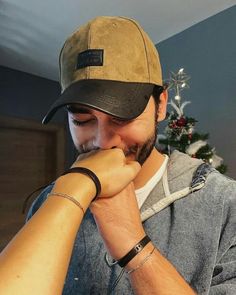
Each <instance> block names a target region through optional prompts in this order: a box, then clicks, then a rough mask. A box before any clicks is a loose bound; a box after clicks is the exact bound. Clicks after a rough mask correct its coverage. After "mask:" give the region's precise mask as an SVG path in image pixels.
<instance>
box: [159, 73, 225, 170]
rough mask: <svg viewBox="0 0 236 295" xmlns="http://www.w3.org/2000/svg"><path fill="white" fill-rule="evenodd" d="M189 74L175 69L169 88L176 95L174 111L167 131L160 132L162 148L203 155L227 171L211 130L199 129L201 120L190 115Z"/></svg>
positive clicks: (202, 156) (207, 160) (169, 117)
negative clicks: (184, 93) (186, 91)
mask: <svg viewBox="0 0 236 295" xmlns="http://www.w3.org/2000/svg"><path fill="white" fill-rule="evenodd" d="M189 79H190V76H188V75H187V74H186V73H185V72H184V69H183V68H182V69H180V70H179V71H178V72H177V73H173V72H171V74H170V79H169V80H168V81H167V84H168V90H170V92H171V91H174V98H173V99H171V100H170V102H169V105H170V106H171V111H170V113H168V114H167V126H166V128H165V130H164V134H161V135H159V136H158V145H159V148H161V150H162V152H164V153H166V154H168V155H170V154H171V152H172V151H173V150H174V149H177V150H179V151H180V152H183V153H186V154H188V155H190V156H191V157H193V158H198V159H202V160H203V161H205V162H207V163H209V164H210V165H212V166H213V167H214V168H216V169H217V170H218V171H220V172H221V173H225V172H226V169H227V167H226V165H224V164H223V159H222V158H221V157H219V156H217V154H216V150H215V148H213V147H211V146H210V145H209V144H208V141H207V140H208V139H209V134H208V133H205V134H200V133H198V132H196V131H195V125H196V123H197V120H196V119H194V118H192V117H189V116H186V115H185V113H184V108H185V107H186V106H187V105H188V104H190V103H191V102H190V101H184V99H183V97H182V96H181V92H182V91H183V90H184V89H187V88H189V85H188V81H189Z"/></svg>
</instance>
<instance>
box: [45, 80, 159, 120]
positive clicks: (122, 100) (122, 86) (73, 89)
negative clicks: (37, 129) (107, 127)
mask: <svg viewBox="0 0 236 295" xmlns="http://www.w3.org/2000/svg"><path fill="white" fill-rule="evenodd" d="M153 88H154V85H153V84H148V83H134V82H120V81H111V80H80V81H78V82H75V83H73V84H71V85H70V86H69V87H68V88H67V89H66V90H65V91H64V92H63V93H62V94H61V95H60V97H59V98H58V99H57V100H56V102H55V103H54V104H53V105H52V106H51V107H50V109H49V111H48V113H47V114H46V116H45V117H44V119H43V121H42V123H43V124H47V123H48V122H49V121H50V120H51V118H52V117H53V115H54V114H55V113H56V111H57V110H58V109H59V108H61V107H63V106H65V105H68V104H80V105H84V106H87V107H90V108H93V109H96V110H99V111H102V112H104V113H107V114H109V115H112V116H114V117H117V118H121V119H127V120H131V119H133V118H136V117H138V116H139V115H140V114H141V113H142V112H143V111H144V109H145V107H146V105H147V102H148V100H149V98H150V95H151V94H152V92H153Z"/></svg>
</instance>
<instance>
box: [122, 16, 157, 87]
mask: <svg viewBox="0 0 236 295" xmlns="http://www.w3.org/2000/svg"><path fill="white" fill-rule="evenodd" d="M120 18H123V19H127V20H129V21H130V22H132V23H133V24H134V25H135V26H136V27H137V28H138V30H139V33H140V35H141V36H142V39H143V43H144V49H145V54H146V63H147V69H148V77H149V83H150V81H151V79H150V71H149V63H148V58H147V56H148V54H147V47H146V43H145V39H144V36H143V34H142V31H141V30H140V28H139V26H138V25H137V23H136V22H135V21H134V20H132V19H130V18H126V17H120Z"/></svg>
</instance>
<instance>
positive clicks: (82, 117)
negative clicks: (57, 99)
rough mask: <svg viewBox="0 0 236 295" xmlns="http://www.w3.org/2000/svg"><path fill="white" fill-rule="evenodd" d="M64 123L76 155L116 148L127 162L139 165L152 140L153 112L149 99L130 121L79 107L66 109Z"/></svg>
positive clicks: (153, 142) (152, 105) (144, 158)
mask: <svg viewBox="0 0 236 295" xmlns="http://www.w3.org/2000/svg"><path fill="white" fill-rule="evenodd" d="M68 120H69V127H70V132H71V135H72V139H73V142H74V145H75V147H76V149H77V150H78V152H79V153H85V152H89V151H92V150H96V149H111V148H113V147H117V148H120V149H122V150H123V152H124V154H125V155H126V157H127V159H129V160H136V161H138V162H139V163H140V164H141V165H142V164H143V163H144V162H145V160H146V159H147V158H148V156H149V155H150V153H151V151H152V150H153V147H154V144H155V141H156V126H157V110H156V106H155V102H154V99H153V97H151V98H150V100H149V102H148V104H147V106H146V108H145V110H144V112H143V113H142V114H141V115H140V116H139V117H137V118H135V119H133V120H131V121H124V120H120V119H117V118H115V117H112V116H110V115H107V114H105V113H102V112H100V111H96V110H93V109H91V108H87V107H82V106H79V105H73V106H72V107H71V108H70V107H69V112H68Z"/></svg>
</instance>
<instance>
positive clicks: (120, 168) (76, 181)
mask: <svg viewBox="0 0 236 295" xmlns="http://www.w3.org/2000/svg"><path fill="white" fill-rule="evenodd" d="M72 167H85V168H88V169H90V170H92V171H93V172H94V173H95V174H96V175H97V177H98V179H99V181H100V183H101V194H100V197H110V196H113V195H115V194H117V193H119V192H120V191H122V189H124V188H125V187H126V186H127V185H128V184H129V183H130V182H132V180H133V179H134V178H135V177H136V175H137V174H138V172H139V170H140V168H141V166H140V165H139V163H138V162H136V161H127V159H126V158H125V155H124V153H123V151H122V150H121V149H118V148H114V149H110V150H100V151H92V152H90V153H86V154H82V155H80V156H79V157H78V159H77V160H76V162H75V163H74V164H73V165H72ZM81 186H86V187H87V186H89V187H90V193H91V194H92V196H91V200H92V198H93V197H94V195H95V193H96V191H95V185H94V183H93V181H92V180H91V179H90V178H89V177H88V176H85V175H82V174H80V173H70V174H66V175H63V176H61V177H59V178H58V180H57V181H56V183H55V186H54V188H53V191H57V192H60V193H66V194H69V195H72V196H74V197H76V196H78V194H80V193H81ZM77 189H78V193H77Z"/></svg>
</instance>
